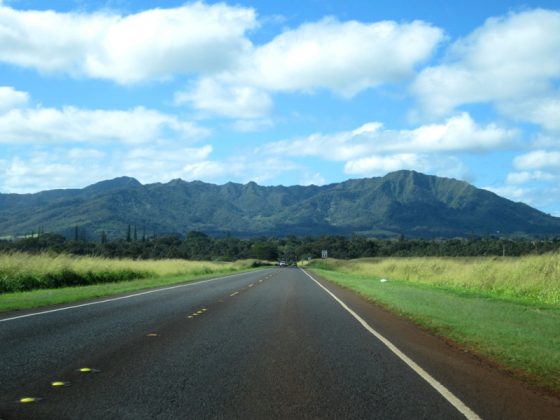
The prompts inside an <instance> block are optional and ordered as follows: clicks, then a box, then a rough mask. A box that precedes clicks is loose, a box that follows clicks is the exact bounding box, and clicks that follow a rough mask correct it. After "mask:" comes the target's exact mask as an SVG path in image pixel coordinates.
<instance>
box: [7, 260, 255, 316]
mask: <svg viewBox="0 0 560 420" xmlns="http://www.w3.org/2000/svg"><path fill="white" fill-rule="evenodd" d="M257 265H258V262H256V261H255V260H243V261H237V262H210V261H206V262H202V261H186V260H177V259H167V260H151V261H137V260H132V259H107V258H98V257H77V256H70V255H64V254H60V255H49V254H39V255H30V254H25V253H13V254H1V255H0V311H8V310H16V309H23V308H32V307H37V306H46V305H52V304H58V303H67V302H72V301H76V300H80V299H88V298H94V297H100V296H106V295H110V294H115V293H124V292H129V291H133V290H140V289H145V288H149V287H157V286H163V285H169V284H174V283H180V282H184V281H189V280H195V279H200V278H205V277H210V276H213V275H221V274H228V273H234V272H237V271H241V270H247V269H250V268H252V267H255V266H257ZM75 286H83V287H75Z"/></svg>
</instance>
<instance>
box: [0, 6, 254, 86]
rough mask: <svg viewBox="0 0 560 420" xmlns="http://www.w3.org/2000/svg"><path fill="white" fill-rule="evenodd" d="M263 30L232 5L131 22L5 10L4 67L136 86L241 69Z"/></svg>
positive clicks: (155, 13) (0, 18) (141, 16)
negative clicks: (249, 34) (254, 36)
mask: <svg viewBox="0 0 560 420" xmlns="http://www.w3.org/2000/svg"><path fill="white" fill-rule="evenodd" d="M256 26H257V21H256V15H255V12H254V10H253V9H250V8H244V7H240V6H229V5H227V4H225V3H218V4H214V5H206V4H204V3H202V2H196V3H190V4H186V5H184V6H181V7H177V8H171V9H150V10H146V11H143V12H140V13H136V14H131V15H127V16H121V15H118V14H114V13H110V12H98V13H91V14H86V13H58V12H54V11H19V10H14V9H12V8H10V7H0V61H2V62H5V63H10V64H14V65H18V66H23V67H28V68H34V69H37V70H39V71H41V72H47V73H54V72H57V73H65V74H72V75H75V76H87V77H97V78H103V79H110V80H114V81H116V82H118V83H122V84H129V83H135V82H140V81H144V80H150V79H161V78H165V77H169V76H172V75H174V74H178V73H207V72H216V71H221V70H223V69H226V68H230V67H232V66H235V65H237V64H238V61H239V59H240V57H243V56H244V55H245V54H246V53H247V52H248V51H250V50H251V48H252V44H251V42H250V41H249V40H248V39H247V38H246V36H245V33H246V31H248V30H250V29H252V28H255V27H256Z"/></svg>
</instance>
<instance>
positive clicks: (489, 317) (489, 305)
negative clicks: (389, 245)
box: [312, 268, 560, 391]
mask: <svg viewBox="0 0 560 420" xmlns="http://www.w3.org/2000/svg"><path fill="white" fill-rule="evenodd" d="M312 271H313V272H315V273H317V274H318V275H320V276H323V277H324V278H326V279H328V280H331V281H333V282H334V283H337V284H339V285H341V286H343V287H346V288H349V289H352V290H354V291H356V292H358V293H359V294H361V295H363V296H365V297H366V298H368V299H370V300H372V301H375V302H376V303H379V304H381V305H382V306H384V307H386V308H388V309H390V310H392V311H393V312H395V313H397V314H400V315H402V316H404V317H406V318H409V319H411V320H413V321H414V322H416V323H418V324H420V325H421V326H423V327H426V328H428V329H430V330H431V331H434V332H435V333H436V334H438V335H440V336H443V337H448V338H450V339H452V340H454V341H455V342H457V343H459V344H460V345H463V346H465V347H467V348H469V349H471V350H474V351H475V352H477V353H479V354H482V355H485V356H487V357H489V358H490V359H492V360H494V361H496V362H498V363H499V364H500V365H502V366H504V367H505V368H506V369H508V370H510V371H511V372H513V373H516V374H518V375H521V376H525V377H526V378H528V379H530V380H531V381H533V382H534V383H535V384H537V385H540V386H544V387H547V388H552V389H553V390H556V391H560V307H558V306H557V305H555V306H551V305H527V304H520V303H517V302H508V301H504V300H497V299H493V298H491V297H488V296H477V295H476V294H474V293H464V291H461V290H457V291H453V290H451V289H449V288H446V289H442V288H438V287H434V286H431V285H425V284H417V283H416V284H413V283H410V282H404V281H387V282H380V281H379V280H380V279H379V277H372V276H363V275H353V274H347V273H339V272H336V271H330V270H323V269H316V268H314V269H312Z"/></svg>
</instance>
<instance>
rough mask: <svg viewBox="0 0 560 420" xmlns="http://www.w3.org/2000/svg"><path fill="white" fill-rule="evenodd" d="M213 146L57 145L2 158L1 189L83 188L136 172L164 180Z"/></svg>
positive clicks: (181, 173)
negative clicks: (103, 148)
mask: <svg viewBox="0 0 560 420" xmlns="http://www.w3.org/2000/svg"><path fill="white" fill-rule="evenodd" d="M211 153H212V146H210V145H204V146H201V147H181V146H180V145H178V144H177V143H174V142H162V143H160V144H159V146H158V147H136V146H133V147H130V146H128V145H120V146H119V147H116V148H115V150H113V151H112V152H111V153H107V152H105V151H101V150H97V149H92V148H75V147H74V148H70V149H63V148H62V149H61V148H56V149H52V150H49V151H41V152H31V153H30V155H25V156H15V157H12V158H10V159H5V160H3V161H0V190H1V191H3V192H18V193H24V192H36V191H40V190H46V189H53V188H82V187H84V186H86V185H90V184H93V183H95V182H98V181H101V180H103V179H110V178H114V177H117V176H122V175H128V176H133V177H135V178H137V179H138V180H140V181H141V182H143V183H150V182H161V181H162V180H169V179H173V178H180V177H185V176H186V175H188V174H189V172H188V171H185V166H186V165H189V164H194V163H196V162H199V161H202V160H204V159H208V157H209V156H210V154H211Z"/></svg>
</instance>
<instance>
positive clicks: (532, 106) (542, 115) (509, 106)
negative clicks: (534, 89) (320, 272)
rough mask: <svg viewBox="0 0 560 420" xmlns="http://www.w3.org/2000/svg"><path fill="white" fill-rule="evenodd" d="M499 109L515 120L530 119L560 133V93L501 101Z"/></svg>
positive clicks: (550, 130)
mask: <svg viewBox="0 0 560 420" xmlns="http://www.w3.org/2000/svg"><path fill="white" fill-rule="evenodd" d="M559 78H560V74H559ZM498 109H499V110H500V112H502V113H503V114H506V115H508V116H509V117H511V118H512V119H514V120H521V121H530V122H533V123H535V124H538V125H540V126H541V127H543V128H544V129H545V130H547V131H549V132H551V133H555V134H558V133H560V94H557V95H546V96H535V97H528V98H525V99H519V100H517V101H511V102H505V103H499V104H498Z"/></svg>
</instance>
